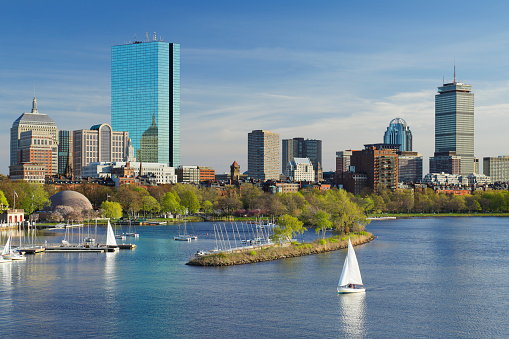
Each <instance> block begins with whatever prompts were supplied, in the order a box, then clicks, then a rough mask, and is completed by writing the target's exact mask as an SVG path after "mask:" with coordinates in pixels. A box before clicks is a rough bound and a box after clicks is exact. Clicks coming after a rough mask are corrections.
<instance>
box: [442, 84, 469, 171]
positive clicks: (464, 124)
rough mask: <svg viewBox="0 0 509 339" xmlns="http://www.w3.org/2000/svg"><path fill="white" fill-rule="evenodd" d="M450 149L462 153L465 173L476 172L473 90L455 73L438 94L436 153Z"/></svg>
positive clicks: (462, 169)
mask: <svg viewBox="0 0 509 339" xmlns="http://www.w3.org/2000/svg"><path fill="white" fill-rule="evenodd" d="M448 152H455V155H456V156H457V157H461V174H462V175H468V174H471V173H474V93H472V86H470V85H466V84H464V83H459V82H456V76H455V79H454V82H452V83H448V84H444V85H443V86H441V87H438V94H437V95H435V157H436V156H439V155H443V154H445V153H448ZM447 173H448V172H447ZM451 174H452V173H451Z"/></svg>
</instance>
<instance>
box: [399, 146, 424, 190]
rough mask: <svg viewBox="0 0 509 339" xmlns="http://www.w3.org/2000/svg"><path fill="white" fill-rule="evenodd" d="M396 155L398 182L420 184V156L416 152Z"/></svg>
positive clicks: (400, 152)
mask: <svg viewBox="0 0 509 339" xmlns="http://www.w3.org/2000/svg"><path fill="white" fill-rule="evenodd" d="M397 153H398V172H399V182H413V183H416V182H421V180H422V155H421V154H419V153H417V152H402V151H399V152H397Z"/></svg>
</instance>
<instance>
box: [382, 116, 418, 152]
mask: <svg viewBox="0 0 509 339" xmlns="http://www.w3.org/2000/svg"><path fill="white" fill-rule="evenodd" d="M384 144H395V145H400V146H399V150H400V151H402V152H411V151H412V132H411V131H410V127H408V126H407V124H406V121H405V120H403V119H401V118H395V119H392V120H391V122H390V124H389V127H387V131H385V134H384Z"/></svg>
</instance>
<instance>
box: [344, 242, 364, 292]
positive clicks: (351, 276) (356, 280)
mask: <svg viewBox="0 0 509 339" xmlns="http://www.w3.org/2000/svg"><path fill="white" fill-rule="evenodd" d="M365 291H366V289H365V288H364V285H363V284H362V278H361V271H360V269H359V263H358V262H357V257H356V256H355V251H354V250H353V246H352V242H351V241H350V238H348V253H347V255H346V258H345V264H344V265H343V271H342V272H341V277H340V278H339V282H338V293H359V292H365Z"/></svg>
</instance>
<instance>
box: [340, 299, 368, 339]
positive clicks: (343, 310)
mask: <svg viewBox="0 0 509 339" xmlns="http://www.w3.org/2000/svg"><path fill="white" fill-rule="evenodd" d="M338 298H339V315H340V320H341V331H342V332H343V335H342V336H346V337H348V338H363V337H365V336H366V328H365V326H366V324H365V322H366V293H355V294H342V295H338Z"/></svg>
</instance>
